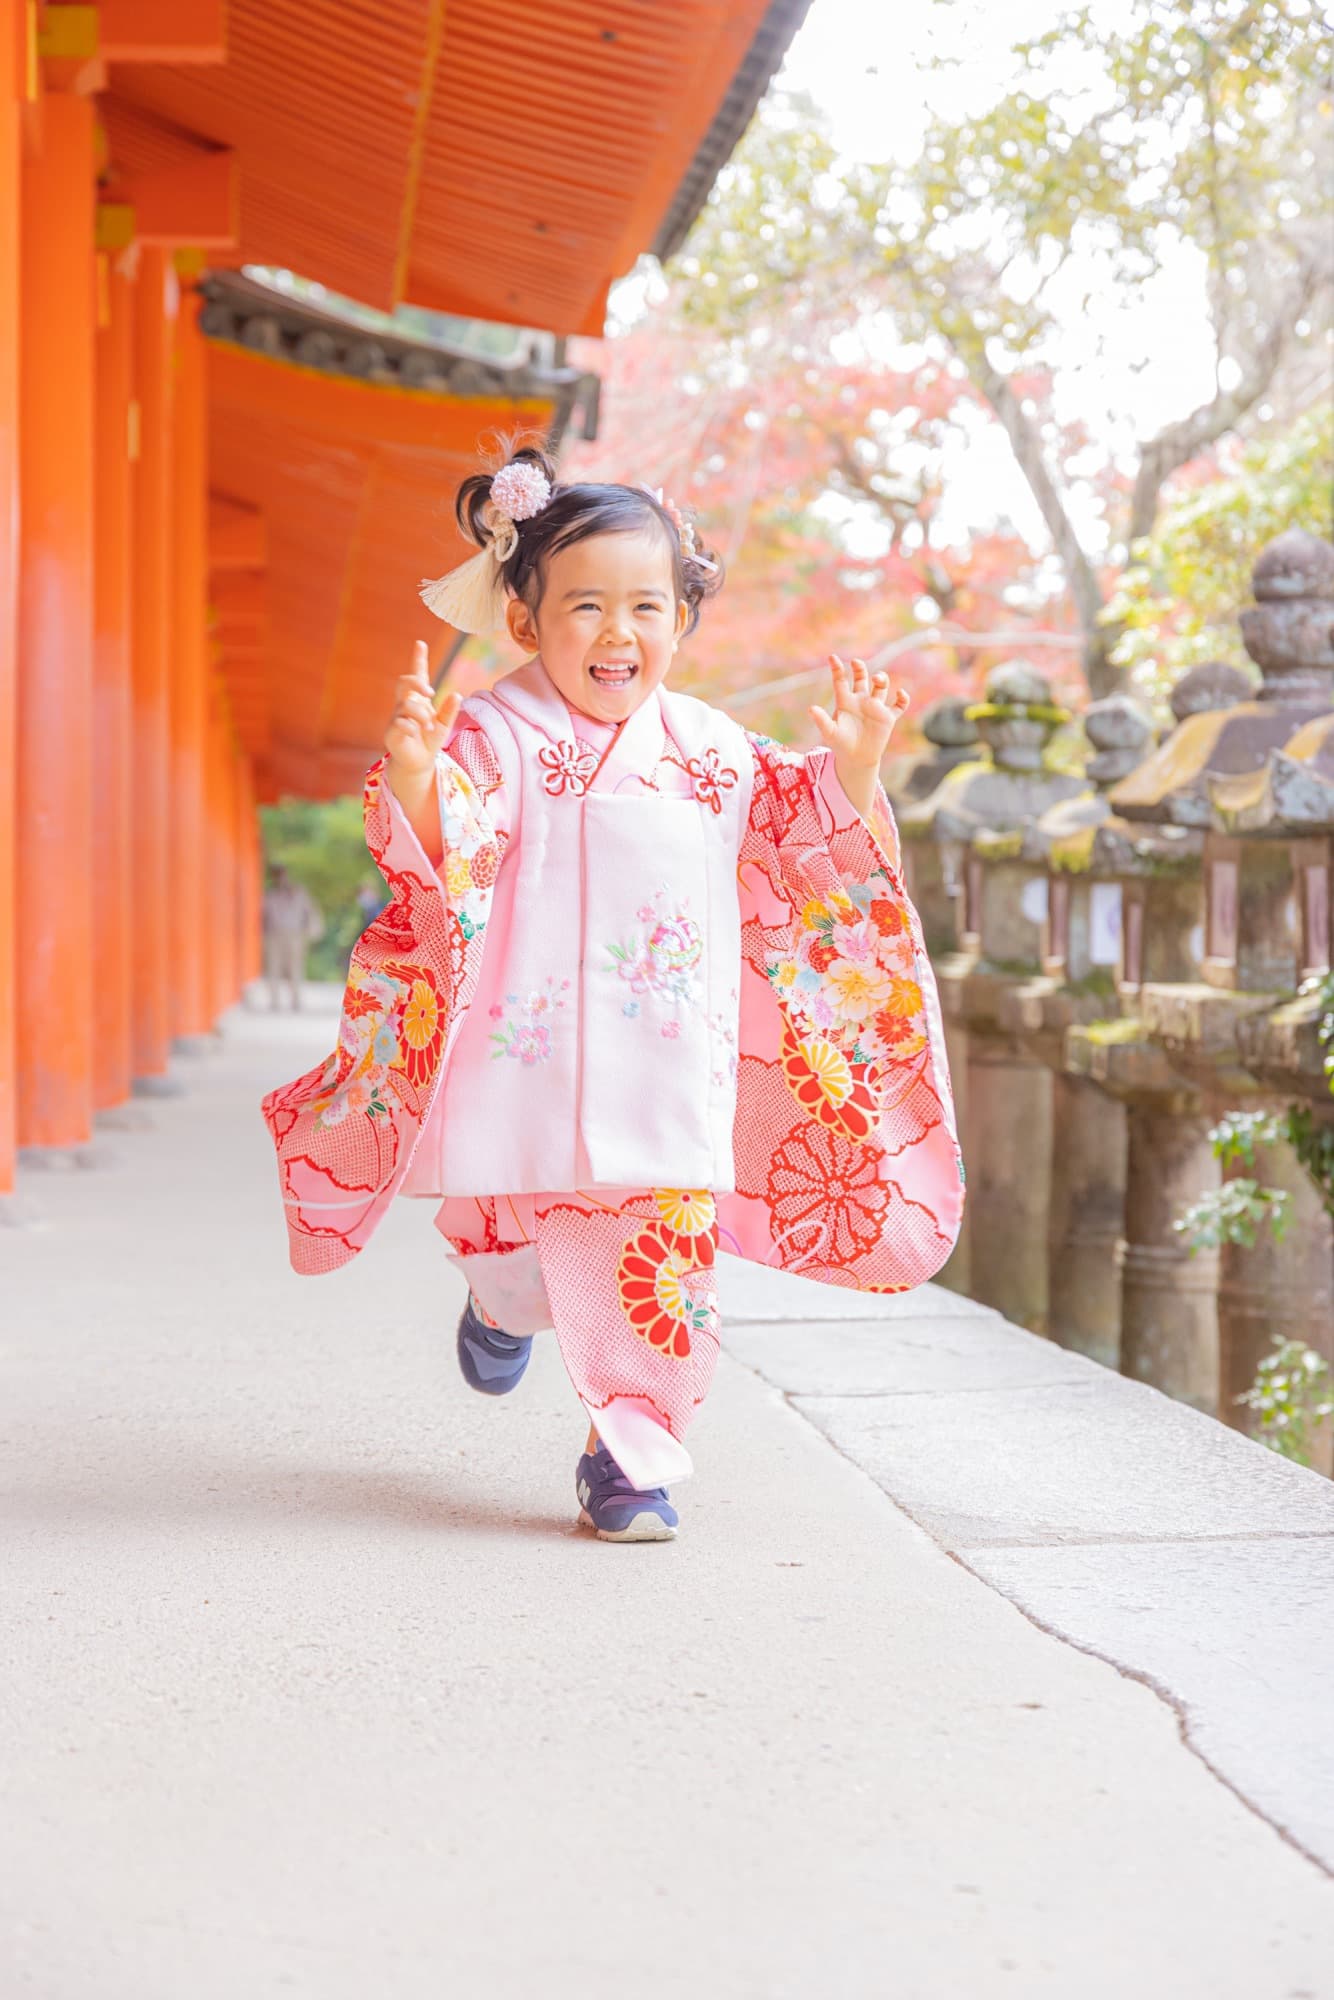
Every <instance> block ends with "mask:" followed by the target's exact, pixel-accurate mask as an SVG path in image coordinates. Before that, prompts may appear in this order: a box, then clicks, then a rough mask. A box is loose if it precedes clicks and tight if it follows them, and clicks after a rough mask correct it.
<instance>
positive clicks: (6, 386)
mask: <svg viewBox="0 0 1334 2000" xmlns="http://www.w3.org/2000/svg"><path fill="white" fill-rule="evenodd" d="M20 17H21V10H20V9H19V8H18V7H16V6H13V5H0V1196H3V1195H6V1194H8V1193H10V1192H11V1191H12V1189H13V1186H14V1156H15V1152H16V1150H17V1145H18V1048H17V1042H16V1037H15V1021H14V1013H15V1006H16V1002H17V992H16V986H17V972H16V967H17V959H18V951H17V944H18V940H17V936H16V933H15V928H14V890H15V883H16V875H15V861H16V850H17V845H18V842H17V832H18V818H17V798H16V787H17V780H18V773H17V768H16V762H15V754H14V737H15V730H16V727H17V722H18V576H19V540H18V538H19V438H18V414H19V314H18V297H19V100H20V95H21V93H22V89H23V67H22V56H23V50H22V45H21V41H20V33H19V30H20Z"/></svg>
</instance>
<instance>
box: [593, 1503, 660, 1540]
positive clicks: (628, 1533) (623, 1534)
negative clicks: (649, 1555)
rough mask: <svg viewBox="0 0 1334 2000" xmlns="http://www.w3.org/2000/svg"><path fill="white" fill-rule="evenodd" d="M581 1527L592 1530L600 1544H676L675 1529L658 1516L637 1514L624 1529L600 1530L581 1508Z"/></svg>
mask: <svg viewBox="0 0 1334 2000" xmlns="http://www.w3.org/2000/svg"><path fill="white" fill-rule="evenodd" d="M579 1525H580V1527H581V1528H591V1529H592V1530H593V1533H594V1534H595V1535H596V1536H597V1538H598V1540H599V1541H600V1542H674V1541H675V1540H676V1530H675V1528H670V1527H668V1525H667V1523H666V1522H665V1521H664V1520H662V1519H661V1518H660V1517H659V1516H658V1515H657V1514H636V1515H635V1517H634V1520H633V1521H629V1522H627V1523H626V1525H625V1527H623V1528H599V1527H598V1525H597V1523H596V1522H595V1521H594V1519H593V1516H592V1515H591V1514H589V1513H587V1512H586V1511H585V1510H584V1508H582V1507H581V1508H580V1509H579Z"/></svg>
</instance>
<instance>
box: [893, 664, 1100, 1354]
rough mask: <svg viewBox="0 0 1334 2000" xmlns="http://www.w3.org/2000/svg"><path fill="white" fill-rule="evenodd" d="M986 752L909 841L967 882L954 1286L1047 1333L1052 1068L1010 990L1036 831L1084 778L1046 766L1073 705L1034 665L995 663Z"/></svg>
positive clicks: (957, 981) (1026, 924) (955, 1047)
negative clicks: (1056, 694)
mask: <svg viewBox="0 0 1334 2000" xmlns="http://www.w3.org/2000/svg"><path fill="white" fill-rule="evenodd" d="M969 714H970V716H971V719H972V720H973V722H974V723H975V724H976V726H977V729H978V733H979V735H980V737H981V739H982V743H983V745H984V748H985V753H986V754H985V761H983V760H982V759H978V760H975V761H970V762H969V763H967V764H964V765H961V766H959V767H958V768H956V769H955V770H954V771H952V772H950V773H949V774H948V775H947V776H946V778H945V779H944V780H943V781H942V783H941V784H940V785H939V786H937V788H936V790H935V791H934V792H932V793H931V794H930V796H929V797H928V798H926V799H924V800H922V801H920V802H919V803H917V804H916V805H913V806H910V807H909V808H908V809H907V811H906V812H905V813H904V814H903V815H902V818H901V826H902V829H903V832H904V835H905V842H906V843H908V844H911V843H912V842H914V841H916V842H919V843H921V844H922V845H926V844H928V843H932V844H934V845H935V846H936V847H937V848H938V849H939V851H940V853H941V855H942V857H943V860H944V864H945V866H946V868H947V869H950V868H952V869H953V870H954V872H955V875H956V878H957V879H958V880H959V882H960V884H961V888H962V897H961V900H962V906H963V907H962V914H961V926H960V949H959V950H958V951H957V952H955V953H953V954H951V955H949V956H947V957H945V958H944V959H943V960H942V961H941V962H940V964H939V966H938V973H939V985H940V993H941V1008H942V1012H943V1014H944V1017H945V1023H946V1037H947V1042H948V1047H949V1054H950V1063H951V1071H952V1074H953V1075H954V1077H955V1080H956V1089H957V1090H958V1092H959V1098H960V1135H961V1139H962V1143H963V1152H964V1161H965V1164H966V1167H967V1171H968V1188H969V1193H968V1201H967V1204H966V1208H965V1230H964V1234H963V1237H962V1239H961V1247H960V1248H959V1249H958V1250H956V1252H955V1255H954V1257H953V1258H952V1259H951V1260H950V1264H949V1265H948V1266H947V1267H946V1270H945V1272H944V1274H943V1277H944V1281H945V1282H946V1283H951V1284H953V1285H955V1286H956V1287H957V1288H958V1289H960V1290H966V1291H968V1292H970V1293H971V1295H972V1296H973V1297H974V1298H977V1299H981V1300H982V1301H983V1302H984V1303H985V1304H987V1305H992V1306H995V1307H996V1308H997V1309H998V1310H999V1311H1001V1312H1003V1313H1005V1315H1006V1316H1007V1318H1010V1319H1013V1320H1016V1321H1018V1322H1019V1323H1020V1324H1022V1325H1026V1326H1030V1327H1032V1328H1033V1329H1034V1330H1035V1331H1037V1332H1041V1331H1043V1330H1044V1329H1045V1325H1046V1318H1047V1293H1048V1276H1047V1262H1048V1260H1047V1211H1048V1204H1049V1200H1050V1192H1051V1150H1050V1149H1051V1095H1052V1086H1051V1073H1050V1070H1049V1069H1048V1068H1047V1066H1046V1065H1045V1064H1043V1063H1041V1062H1039V1061H1038V1060H1036V1058H1035V1057H1034V1056H1033V1054H1032V1053H1031V1052H1030V1051H1028V1050H1026V1049H1025V1048H1024V1046H1023V1045H1022V1043H1021V1042H1020V1041H1019V1040H1018V1039H1017V1038H1016V1037H1015V1035H1014V1034H1013V1033H1012V1032H1010V1031H1009V1030H1008V1029H1007V1028H1005V1027H1004V1026H1003V1025H1002V1023H1001V1019H1000V1012H999V1008H1000V1001H1001V997H1002V994H1003V992H1004V990H1005V989H1006V987H1007V986H1009V985H1012V984H1014V983H1016V981H1018V980H1020V979H1023V978H1024V977H1025V976H1029V975H1032V974H1035V973H1036V972H1037V971H1038V969H1039V955H1040V951H1041V940H1042V925H1043V921H1044V918H1045V914H1046V878H1045V872H1044V870H1042V869H1041V868H1039V867H1038V866H1036V865H1035V864H1034V863H1033V862H1031V861H1029V860H1027V859H1025V857H1024V852H1023V847H1024V828H1025V827H1026V826H1027V825H1028V824H1029V823H1030V822H1031V821H1033V820H1034V819H1036V818H1037V817H1038V816H1039V815H1040V814H1041V813H1042V812H1044V811H1045V810H1046V809H1047V807H1048V806H1050V805H1053V804H1055V803H1056V801H1057V800H1058V799H1061V798H1068V797H1070V796H1072V795H1073V794H1075V793H1077V792H1079V791H1082V790H1083V785H1082V781H1081V780H1080V779H1078V778H1074V777H1062V776H1054V775H1053V774H1051V773H1049V772H1047V771H1045V770H1044V768H1043V751H1044V749H1045V747H1046V744H1047V742H1048V740H1049V739H1050V737H1051V735H1052V733H1053V731H1054V730H1055V728H1056V726H1057V725H1058V723H1059V722H1060V721H1061V720H1063V719H1064V718H1063V711H1062V710H1060V709H1058V708H1056V707H1055V706H1054V705H1053V702H1052V696H1051V688H1050V685H1049V683H1048V682H1047V681H1046V679H1045V678H1044V677H1043V676H1042V675H1041V674H1039V673H1037V672H1036V670H1035V669H1034V668H1032V667H1030V666H1028V665H1026V664H1025V663H1024V662H1022V661H1014V662H1011V663H1009V664H1007V665H1005V666H1001V667H997V668H995V669H994V670H993V671H992V673H991V674H990V675H988V677H987V685H986V700H985V701H984V702H982V703H980V704H979V705H978V706H977V707H976V708H974V709H972V710H970V711H969Z"/></svg>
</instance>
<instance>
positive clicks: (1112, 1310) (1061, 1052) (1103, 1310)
mask: <svg viewBox="0 0 1334 2000" xmlns="http://www.w3.org/2000/svg"><path fill="white" fill-rule="evenodd" d="M1084 731H1085V735H1086V736H1087V738H1088V741H1089V744H1090V747H1091V752H1092V754H1091V756H1090V757H1089V760H1088V763H1087V765H1086V767H1085V775H1086V777H1087V778H1089V779H1090V780H1091V781H1092V788H1091V789H1090V790H1088V791H1085V792H1083V793H1081V794H1080V795H1079V796H1078V797H1075V798H1069V799H1063V800H1061V801H1060V802H1059V803H1058V804H1057V805H1054V806H1052V807H1051V809H1050V810H1049V811H1048V812H1046V813H1044V815H1043V816H1042V818H1041V819H1040V820H1039V821H1038V822H1037V824H1036V825H1035V826H1033V827H1032V828H1030V829H1029V831H1028V833H1027V834H1026V836H1025V848H1024V852H1025V855H1026V857H1028V858H1029V859H1031V860H1033V861H1035V862H1037V863H1038V864H1039V865H1042V866H1044V867H1045V868H1046V871H1047V921H1046V925H1045V928H1044V935H1043V941H1042V977H1041V978H1038V979H1033V980H1028V981H1026V982H1024V983H1023V984H1018V985H1015V986H1013V987H1011V988H1010V990H1009V991H1008V992H1006V993H1005V994H1004V996H1003V998H1002V1001H1001V1019H1002V1022H1003V1023H1004V1025H1005V1026H1006V1027H1007V1028H1008V1029H1010V1030H1011V1032H1012V1033H1013V1034H1014V1035H1015V1036H1016V1037H1017V1038H1018V1040H1019V1041H1020V1043H1021V1045H1022V1046H1023V1047H1024V1048H1025V1049H1026V1050H1027V1051H1028V1052H1029V1053H1030V1054H1032V1055H1034V1056H1035V1057H1036V1058H1037V1059H1038V1060H1039V1061H1040V1062H1042V1063H1044V1064H1045V1065H1046V1066H1047V1068H1048V1069H1049V1070H1050V1071H1051V1072H1052V1085H1051V1092H1052V1105H1051V1109H1052V1125H1051V1173H1050V1185H1051V1197H1050V1204H1049V1210H1048V1220H1047V1242H1046V1255H1047V1292H1048V1306H1047V1331H1048V1333H1049V1334H1050V1335H1051V1337H1052V1338H1053V1339H1054V1340H1057V1341H1059V1342H1060V1343H1061V1345H1062V1346H1063V1347H1070V1348H1073V1349H1074V1350H1075V1351H1076V1352H1078V1353H1081V1354H1087V1355H1089V1356H1090V1357H1091V1358H1092V1359H1093V1360H1095V1361H1100V1362H1102V1363H1103V1364H1104V1366H1107V1367H1111V1368H1115V1367H1116V1366H1117V1364H1118V1360H1119V1356H1120V1326H1121V1273H1120V1263H1119V1249H1120V1244H1121V1239H1122V1226H1123V1217H1124V1205H1125V1184H1126V1143H1127V1142H1126V1113H1125V1108H1124V1106H1123V1105H1122V1103H1121V1102H1120V1100H1119V1099H1118V1098H1116V1097H1114V1096H1111V1095H1109V1094H1108V1093H1107V1092H1106V1091H1104V1090H1102V1089H1100V1088H1099V1086H1098V1085H1097V1084H1095V1083H1093V1082H1090V1081H1089V1080H1088V1079H1087V1078H1085V1077H1081V1076H1075V1075H1072V1074H1071V1073H1070V1072H1069V1071H1067V1069H1066V1067H1065V1036H1066V1031H1067V1030H1068V1029H1069V1028H1071V1027H1072V1026H1074V1025H1075V1024H1076V1023H1078V1022H1081V1021H1083V1022H1088V1021H1092V1020H1095V1019H1096V1018H1097V1017H1098V1016H1099V1015H1105V1014H1106V1013H1107V1012H1108V1008H1109V1003H1110V1002H1111V1001H1112V999H1113V997H1114V994H1115V975H1116V966H1117V961H1118V957H1119V950H1120V915H1121V885H1120V883H1119V882H1118V881H1117V880H1116V879H1115V878H1114V877H1109V876H1108V875H1107V874H1106V872H1105V871H1104V870H1102V869H1100V868H1095V866H1094V862H1093V852H1094V841H1095V837H1096V834H1097V830H1098V828H1099V826H1100V825H1102V824H1103V822H1104V821H1105V820H1107V819H1108V817H1109V816H1110V812H1111V808H1110V806H1109V805H1108V803H1107V796H1106V795H1107V789H1108V787H1109V786H1110V785H1112V784H1114V783H1115V782H1116V781H1117V780H1118V779H1120V778H1123V777H1124V776H1125V775H1126V773H1127V772H1128V771H1130V770H1131V769H1133V767H1134V765H1135V764H1136V763H1137V762H1138V760H1139V759H1140V757H1142V756H1143V754H1144V753H1145V751H1146V750H1147V749H1148V747H1149V745H1150V744H1151V742H1152V740H1153V730H1152V725H1151V724H1150V722H1149V719H1148V717H1147V716H1146V715H1145V714H1144V712H1143V711H1142V710H1141V709H1140V708H1139V707H1138V706H1137V705H1136V704H1135V703H1134V702H1132V701H1130V700H1128V699H1127V698H1126V697H1124V696H1119V695H1118V696H1112V697H1111V698H1110V699H1108V700H1106V701H1102V702H1095V703H1094V704H1093V706H1092V707H1091V708H1090V709H1089V710H1088V711H1087V713H1086V715H1085V717H1084Z"/></svg>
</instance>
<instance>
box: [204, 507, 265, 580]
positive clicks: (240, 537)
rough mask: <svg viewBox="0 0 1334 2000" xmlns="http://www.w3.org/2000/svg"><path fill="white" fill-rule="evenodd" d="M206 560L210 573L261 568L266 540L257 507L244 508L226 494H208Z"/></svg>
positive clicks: (262, 522) (263, 565) (262, 518)
mask: <svg viewBox="0 0 1334 2000" xmlns="http://www.w3.org/2000/svg"><path fill="white" fill-rule="evenodd" d="M208 560H209V567H210V569H212V570H214V571H217V570H228V569H263V568H264V567H265V565H266V564H267V562H268V560H269V538H268V532H267V530H266V528H265V526H264V516H263V514H262V513H261V512H260V510H259V508H258V507H248V506H247V505H246V504H245V502H244V501H243V500H233V499H232V497H231V495H230V494H228V493H217V492H213V493H210V494H209V496H208Z"/></svg>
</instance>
